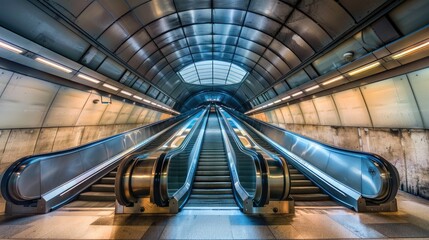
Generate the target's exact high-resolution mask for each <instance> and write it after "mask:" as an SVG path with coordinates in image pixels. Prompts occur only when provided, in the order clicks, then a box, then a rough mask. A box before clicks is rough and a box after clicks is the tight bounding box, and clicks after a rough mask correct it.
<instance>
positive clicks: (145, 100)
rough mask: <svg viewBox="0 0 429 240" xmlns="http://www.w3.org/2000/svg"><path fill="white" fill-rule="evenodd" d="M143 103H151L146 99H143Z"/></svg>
mask: <svg viewBox="0 0 429 240" xmlns="http://www.w3.org/2000/svg"><path fill="white" fill-rule="evenodd" d="M143 102H147V103H151V101H149V100H147V99H143Z"/></svg>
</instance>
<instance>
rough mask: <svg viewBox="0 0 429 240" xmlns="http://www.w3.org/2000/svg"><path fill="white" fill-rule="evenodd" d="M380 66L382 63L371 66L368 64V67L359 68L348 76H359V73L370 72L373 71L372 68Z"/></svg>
mask: <svg viewBox="0 0 429 240" xmlns="http://www.w3.org/2000/svg"><path fill="white" fill-rule="evenodd" d="M379 65H380V63H379V62H375V63H371V64H368V65H366V66H363V67H360V68H358V69H356V70H353V71H351V72H349V73H348V74H349V75H350V76H353V75H356V74H359V73H362V72H365V71H368V70H370V69H372V68H375V67H377V66H379Z"/></svg>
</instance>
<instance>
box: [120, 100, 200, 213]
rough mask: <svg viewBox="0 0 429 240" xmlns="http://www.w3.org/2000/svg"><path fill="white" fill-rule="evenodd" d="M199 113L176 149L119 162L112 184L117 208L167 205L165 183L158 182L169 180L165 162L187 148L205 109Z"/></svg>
mask: <svg viewBox="0 0 429 240" xmlns="http://www.w3.org/2000/svg"><path fill="white" fill-rule="evenodd" d="M202 111H203V113H202V114H201V115H200V117H199V119H198V121H197V122H196V123H195V124H194V126H193V127H192V130H191V131H190V132H189V134H188V135H187V136H186V138H185V140H184V141H183V142H182V143H181V145H180V146H179V147H178V148H177V149H173V150H171V149H164V150H155V151H153V152H147V153H140V154H139V153H136V154H133V155H130V156H128V157H127V158H126V159H124V160H123V161H122V162H121V164H120V166H119V168H118V171H117V176H116V182H115V194H116V199H117V201H118V203H119V204H120V205H122V206H125V207H134V205H135V203H137V202H138V201H139V200H140V199H143V198H150V202H152V203H155V204H157V205H158V206H160V207H162V206H165V205H166V201H168V192H167V187H166V186H165V185H164V182H163V183H162V184H161V183H160V181H161V180H162V181H165V180H164V177H168V175H166V173H165V167H166V166H167V165H168V164H167V163H166V162H165V159H169V158H171V157H172V156H174V155H176V154H178V153H180V152H181V151H183V149H184V148H185V147H186V146H187V145H188V143H189V139H190V138H191V137H192V136H193V135H194V132H195V129H197V128H199V126H200V125H201V122H202V121H203V119H205V118H206V115H207V114H206V112H207V109H206V110H202ZM170 150H171V151H170ZM167 162H168V161H167ZM167 169H168V168H167ZM163 175H165V176H163Z"/></svg>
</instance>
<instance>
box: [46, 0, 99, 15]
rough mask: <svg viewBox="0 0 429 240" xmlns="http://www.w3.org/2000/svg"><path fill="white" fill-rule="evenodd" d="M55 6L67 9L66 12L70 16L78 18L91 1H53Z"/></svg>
mask: <svg viewBox="0 0 429 240" xmlns="http://www.w3.org/2000/svg"><path fill="white" fill-rule="evenodd" d="M52 2H55V3H56V4H58V5H60V6H62V7H64V9H67V12H69V13H70V14H72V15H73V16H74V17H77V16H79V15H80V14H81V13H82V11H83V10H85V8H87V7H88V5H89V4H91V2H92V1H69V0H53V1H52Z"/></svg>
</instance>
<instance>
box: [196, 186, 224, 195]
mask: <svg viewBox="0 0 429 240" xmlns="http://www.w3.org/2000/svg"><path fill="white" fill-rule="evenodd" d="M191 194H192V195H194V194H197V195H203V194H206V195H213V194H232V189H231V188H219V189H196V188H194V189H192V193H191Z"/></svg>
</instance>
